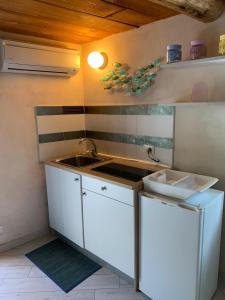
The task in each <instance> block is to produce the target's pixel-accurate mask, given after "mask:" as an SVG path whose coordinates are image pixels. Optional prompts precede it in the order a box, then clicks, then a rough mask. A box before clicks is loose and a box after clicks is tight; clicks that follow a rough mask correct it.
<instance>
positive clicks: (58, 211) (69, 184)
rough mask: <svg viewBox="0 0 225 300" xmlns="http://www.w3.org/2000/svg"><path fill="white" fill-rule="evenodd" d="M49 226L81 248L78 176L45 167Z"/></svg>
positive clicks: (79, 186) (81, 231) (79, 183)
mask: <svg viewBox="0 0 225 300" xmlns="http://www.w3.org/2000/svg"><path fill="white" fill-rule="evenodd" d="M46 180H47V192H48V205H49V220H50V226H51V227H52V228H53V229H55V230H56V231H58V232H59V233H61V234H63V235H64V236H65V237H67V238H68V239H69V240H71V241H72V242H74V243H76V244H78V245H79V246H81V247H83V225H82V222H83V221H82V204H81V178H80V175H77V174H74V173H72V172H68V171H65V170H62V169H59V168H55V167H52V166H46Z"/></svg>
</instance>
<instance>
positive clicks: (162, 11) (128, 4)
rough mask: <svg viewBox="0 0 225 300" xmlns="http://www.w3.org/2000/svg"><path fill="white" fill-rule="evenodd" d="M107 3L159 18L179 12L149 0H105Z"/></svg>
mask: <svg viewBox="0 0 225 300" xmlns="http://www.w3.org/2000/svg"><path fill="white" fill-rule="evenodd" d="M103 1H104V2H107V3H112V4H115V5H120V6H121V7H124V8H128V9H132V10H134V11H136V12H139V13H142V14H144V15H147V16H150V17H152V18H155V19H157V20H159V19H164V18H168V17H171V16H175V15H177V14H178V12H177V11H174V10H172V9H170V8H165V7H164V6H162V5H159V4H155V3H152V2H151V1H149V0H141V1H136V0H103Z"/></svg>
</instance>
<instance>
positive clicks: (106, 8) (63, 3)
mask: <svg viewBox="0 0 225 300" xmlns="http://www.w3.org/2000/svg"><path fill="white" fill-rule="evenodd" d="M35 1H36V2H42V3H46V4H50V5H53V6H57V7H61V8H65V9H68V10H72V11H77V12H82V13H85V14H89V15H93V16H97V17H102V18H105V17H108V16H110V15H112V14H114V13H117V12H119V11H121V10H123V9H121V7H119V6H117V5H114V4H111V3H106V2H104V1H102V0H88V1H84V0H60V1H55V0H35Z"/></svg>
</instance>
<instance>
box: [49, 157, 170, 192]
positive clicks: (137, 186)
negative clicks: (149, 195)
mask: <svg viewBox="0 0 225 300" xmlns="http://www.w3.org/2000/svg"><path fill="white" fill-rule="evenodd" d="M75 155H78V153H76V154H73V155H72V154H71V155H67V156H64V157H60V158H57V159H53V160H50V161H47V162H45V164H46V165H50V166H54V167H57V168H60V169H63V170H67V171H70V172H73V173H76V174H80V175H87V176H90V177H94V178H96V179H103V180H105V181H107V182H110V183H116V184H118V185H120V186H123V187H125V188H128V189H131V190H137V191H139V190H141V189H142V187H143V182H142V180H140V181H137V182H134V181H131V180H127V179H123V178H119V177H116V176H112V175H108V174H104V173H99V172H96V171H94V170H92V169H93V168H96V167H98V166H103V165H106V164H108V163H118V164H123V165H125V166H131V167H136V168H140V169H147V170H151V171H155V172H156V171H158V170H162V169H165V168H169V167H168V166H167V165H163V164H159V163H154V162H145V161H141V160H135V159H126V158H121V157H116V156H109V155H105V154H101V153H100V154H99V155H98V156H97V157H101V158H105V159H106V160H105V161H101V162H97V163H93V164H91V165H88V166H83V167H72V166H68V165H63V164H61V163H58V162H57V161H58V160H61V159H65V158H69V157H73V156H75ZM79 155H87V153H79Z"/></svg>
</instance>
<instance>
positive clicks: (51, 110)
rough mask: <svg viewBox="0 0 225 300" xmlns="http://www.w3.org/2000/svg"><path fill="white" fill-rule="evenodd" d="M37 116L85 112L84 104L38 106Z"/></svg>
mask: <svg viewBox="0 0 225 300" xmlns="http://www.w3.org/2000/svg"><path fill="white" fill-rule="evenodd" d="M35 112H36V115H37V116H49V115H67V114H70V115H74V114H84V107H83V106H37V107H36V110H35Z"/></svg>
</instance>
